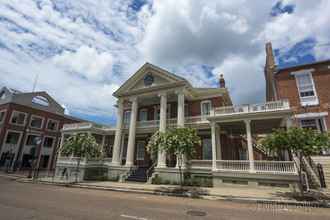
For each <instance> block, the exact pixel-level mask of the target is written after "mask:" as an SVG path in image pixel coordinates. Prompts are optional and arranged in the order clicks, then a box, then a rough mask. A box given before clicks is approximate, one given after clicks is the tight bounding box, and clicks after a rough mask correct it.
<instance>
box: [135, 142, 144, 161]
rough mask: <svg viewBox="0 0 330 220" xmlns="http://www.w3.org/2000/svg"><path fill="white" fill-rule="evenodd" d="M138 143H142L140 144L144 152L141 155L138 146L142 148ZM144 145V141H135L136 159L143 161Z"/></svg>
mask: <svg viewBox="0 0 330 220" xmlns="http://www.w3.org/2000/svg"><path fill="white" fill-rule="evenodd" d="M140 144H142V146H143V152H144V154H143V157H139V150H140V148H141V149H142V147H141V146H140ZM145 145H146V142H145V141H137V142H136V160H142V161H143V160H144V159H145V154H146V150H145Z"/></svg>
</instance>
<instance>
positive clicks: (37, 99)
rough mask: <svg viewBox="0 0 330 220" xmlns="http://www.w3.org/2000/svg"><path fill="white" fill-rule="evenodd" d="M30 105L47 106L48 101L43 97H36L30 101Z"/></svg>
mask: <svg viewBox="0 0 330 220" xmlns="http://www.w3.org/2000/svg"><path fill="white" fill-rule="evenodd" d="M32 103H34V104H38V105H42V106H49V102H48V99H47V98H46V97H43V96H36V97H34V98H33V99H32Z"/></svg>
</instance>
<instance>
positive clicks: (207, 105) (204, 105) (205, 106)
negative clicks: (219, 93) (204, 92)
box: [201, 100, 211, 115]
mask: <svg viewBox="0 0 330 220" xmlns="http://www.w3.org/2000/svg"><path fill="white" fill-rule="evenodd" d="M210 111H211V101H210V100H207V101H202V102H201V115H209V114H210Z"/></svg>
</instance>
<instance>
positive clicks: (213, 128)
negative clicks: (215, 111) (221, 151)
mask: <svg viewBox="0 0 330 220" xmlns="http://www.w3.org/2000/svg"><path fill="white" fill-rule="evenodd" d="M216 132H217V124H216V123H215V122H214V121H212V122H211V135H212V170H213V171H215V170H216V169H217V138H216Z"/></svg>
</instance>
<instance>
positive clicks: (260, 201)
mask: <svg viewBox="0 0 330 220" xmlns="http://www.w3.org/2000/svg"><path fill="white" fill-rule="evenodd" d="M16 181H17V182H22V183H33V181H31V180H28V179H19V178H17V179H16ZM36 183H39V184H44V185H55V186H62V187H71V188H80V189H90V190H103V191H114V192H124V193H137V194H148V195H160V196H175V197H185V198H196V199H205V200H213V201H230V202H239V203H257V204H274V205H291V206H301V207H318V208H330V203H329V202H314V201H313V202H309V201H291V200H277V199H273V198H251V197H237V196H236V197H235V196H221V195H198V196H195V195H193V194H191V193H189V192H188V193H175V192H165V191H157V190H148V189H134V188H123V187H104V186H96V185H84V184H79V183H78V184H68V183H59V182H48V181H38V182H36Z"/></svg>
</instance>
